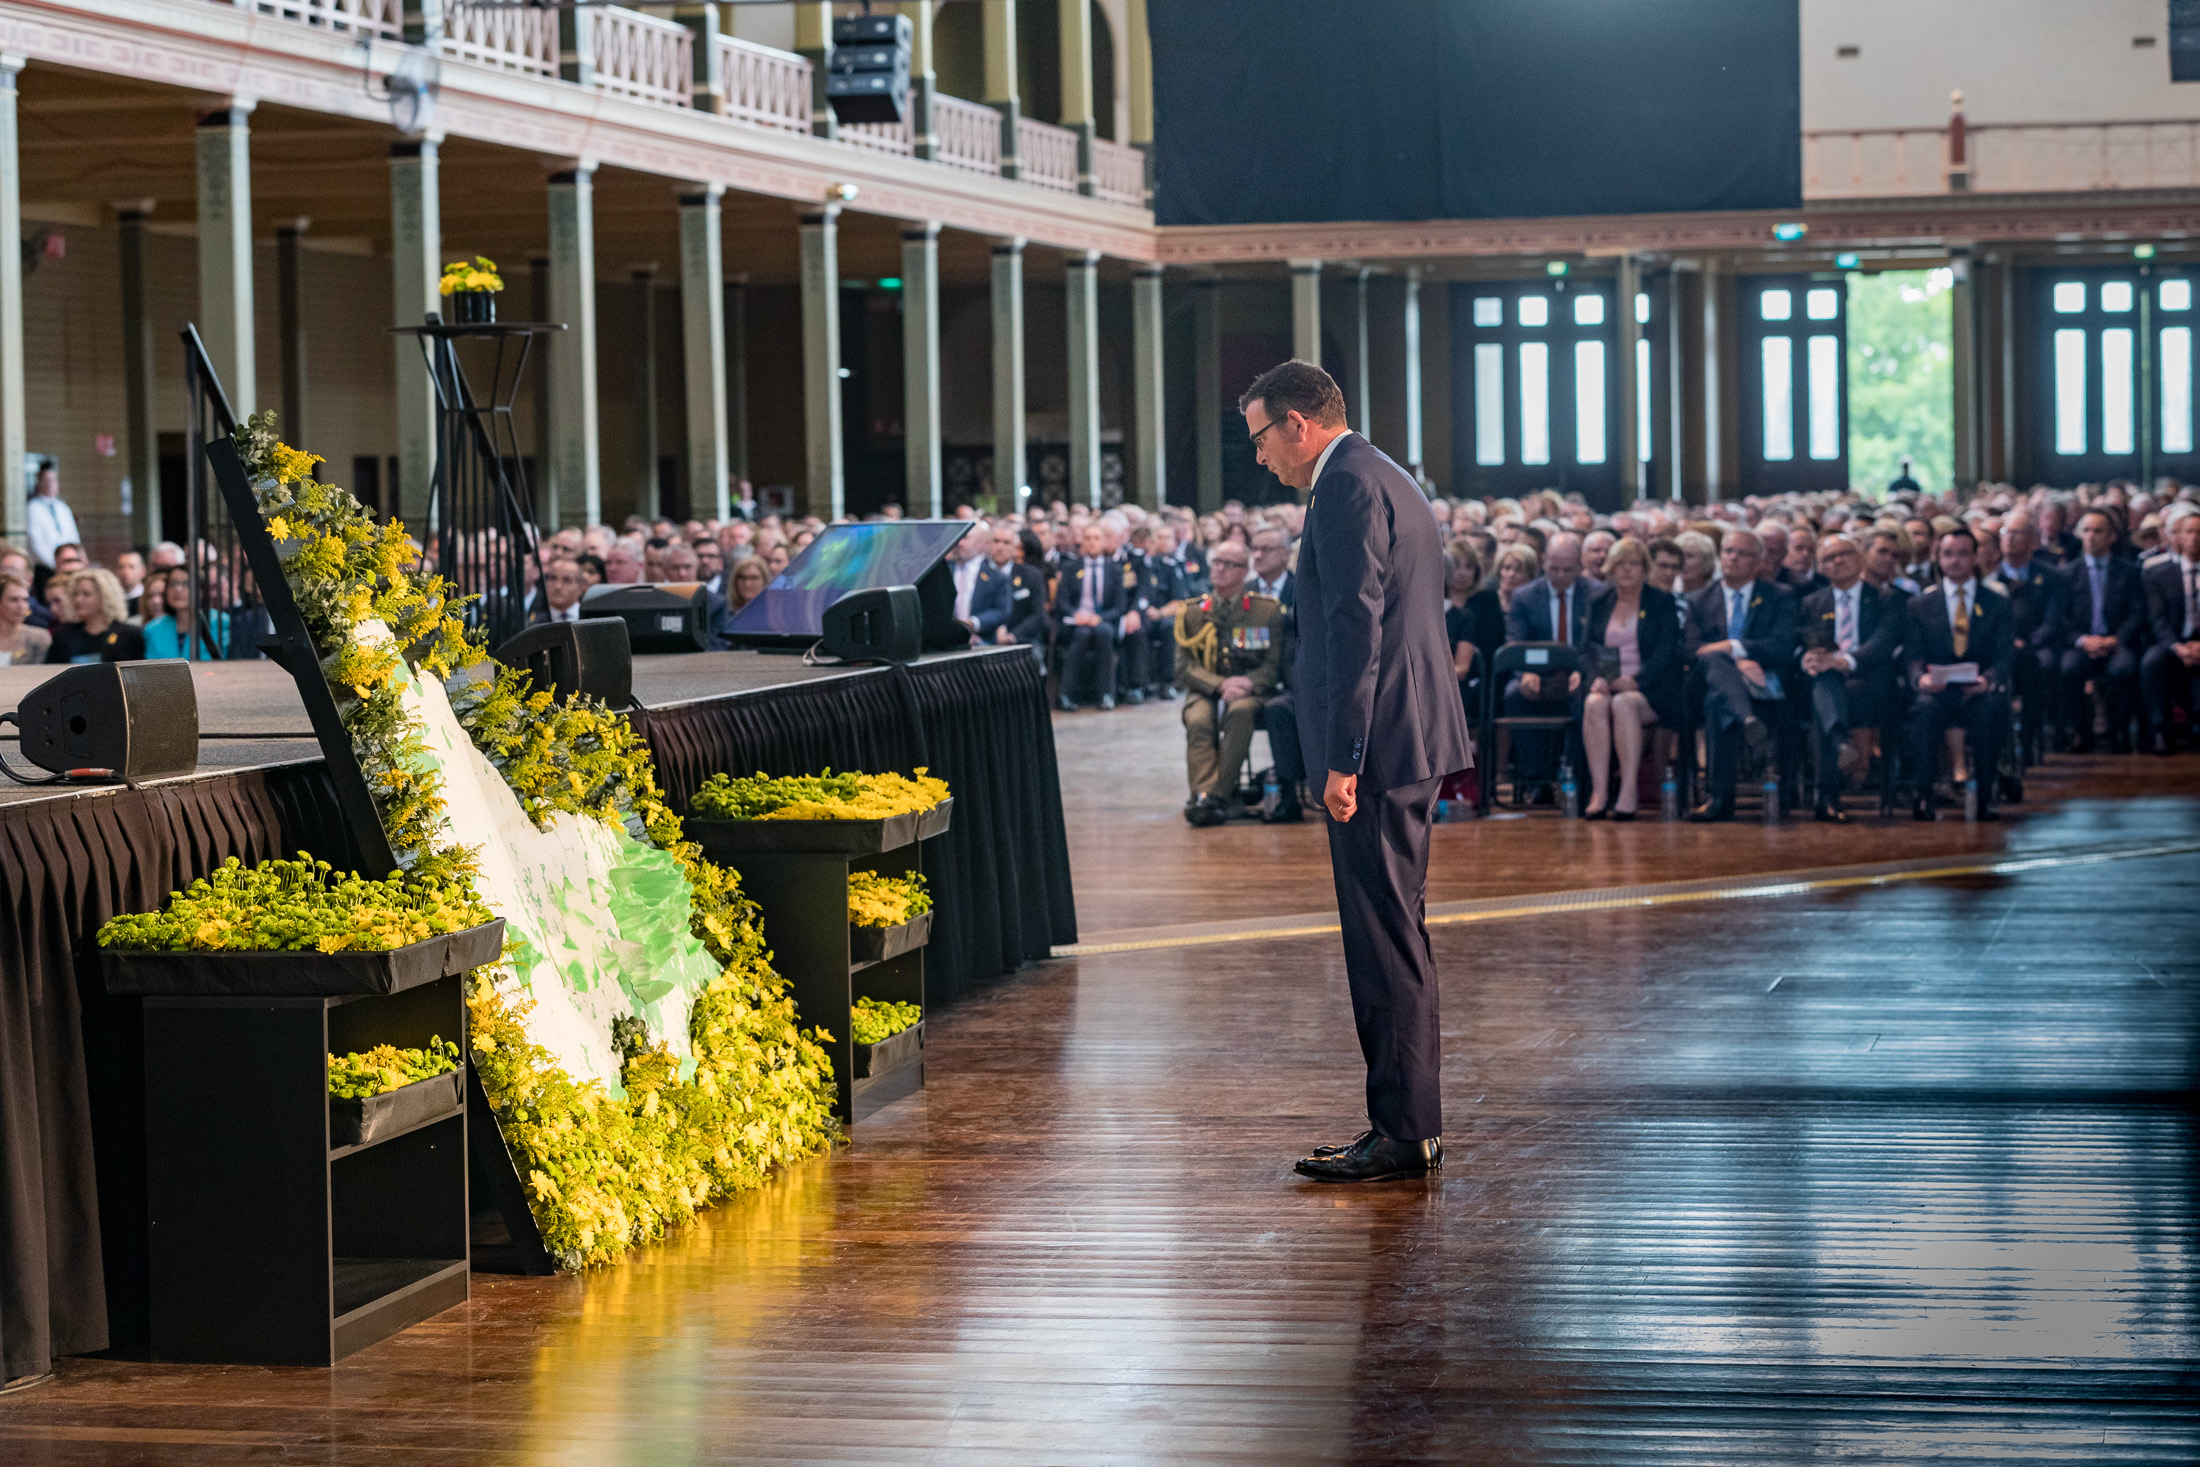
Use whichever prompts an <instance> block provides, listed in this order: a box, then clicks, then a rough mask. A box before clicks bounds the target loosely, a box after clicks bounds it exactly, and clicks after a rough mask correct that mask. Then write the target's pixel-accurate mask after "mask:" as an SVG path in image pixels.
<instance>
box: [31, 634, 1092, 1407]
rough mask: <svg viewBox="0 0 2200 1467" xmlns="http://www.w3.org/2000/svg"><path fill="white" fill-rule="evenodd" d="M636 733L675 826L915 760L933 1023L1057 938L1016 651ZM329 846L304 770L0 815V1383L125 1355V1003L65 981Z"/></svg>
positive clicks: (332, 857)
mask: <svg viewBox="0 0 2200 1467" xmlns="http://www.w3.org/2000/svg"><path fill="white" fill-rule="evenodd" d="M653 660H654V659H653ZM666 670H667V669H666V668H665V667H664V666H659V667H657V668H653V669H652V671H653V672H655V673H657V674H659V676H657V677H651V678H645V677H644V676H643V675H642V671H641V669H640V668H639V667H638V668H637V675H636V684H637V687H638V688H639V689H641V690H643V691H644V692H645V694H646V693H647V692H648V691H649V690H650V689H649V684H651V683H657V684H659V685H660V686H661V685H662V684H663V675H664V674H665V672H666ZM698 670H700V667H699V666H698ZM788 670H789V672H790V673H791V672H793V671H794V668H793V667H792V666H791V665H790V666H789V669H788ZM798 675H799V674H798ZM689 681H691V682H693V683H705V684H707V682H708V681H709V680H707V679H701V678H695V679H691V680H689ZM702 691H703V689H702V688H701V687H697V688H695V689H694V692H696V693H700V692H702ZM691 696H693V695H692V694H691ZM647 723H648V729H649V736H650V742H651V744H652V747H653V748H654V750H655V753H656V758H657V766H658V770H659V776H660V778H661V779H662V780H663V781H664V783H665V785H666V787H667V790H668V792H669V793H670V794H671V796H672V798H673V801H674V805H675V808H682V809H684V808H685V802H686V800H687V798H688V796H689V795H690V794H691V793H692V792H693V791H694V789H695V788H696V786H698V785H699V784H701V783H702V782H703V780H704V779H706V778H708V777H709V776H710V775H711V774H714V773H717V772H719V771H721V770H723V771H727V772H733V773H744V774H753V773H756V772H758V771H762V772H763V773H766V774H814V773H817V772H819V771H821V770H823V769H825V768H826V767H828V766H829V767H831V768H834V769H865V770H881V769H899V770H902V771H905V772H906V771H907V770H909V769H910V768H911V767H913V766H915V765H918V764H925V765H929V766H930V768H931V770H932V772H933V773H934V774H936V775H938V776H940V777H941V778H943V779H945V780H946V781H947V782H948V784H949V785H950V786H951V787H952V788H953V790H954V792H955V818H954V824H953V827H952V828H951V829H950V830H949V831H948V832H947V833H946V834H945V835H943V836H940V837H939V838H938V840H937V841H936V843H935V844H934V845H933V846H932V847H930V848H928V850H927V852H926V867H927V870H928V872H929V873H930V874H931V876H932V880H933V884H934V900H935V905H936V910H937V913H938V915H937V916H936V917H935V919H934V922H933V929H932V933H933V935H932V947H931V950H930V953H929V955H928V960H927V963H926V980H927V989H928V992H929V995H930V997H931V998H932V1000H933V1002H934V1003H935V1005H946V1004H951V1003H953V1002H954V1001H955V999H956V998H958V997H960V996H961V995H962V994H964V993H967V992H969V991H970V990H971V989H972V988H974V987H976V986H978V985H980V984H983V983H985V982H987V981H989V980H991V979H994V978H997V977H999V976H1001V975H1003V974H1005V973H1009V972H1013V971H1014V970H1015V969H1017V968H1019V967H1021V966H1022V965H1023V964H1025V963H1027V962H1031V961H1034V960H1036V959H1039V958H1043V957H1045V956H1047V954H1048V951H1049V949H1050V948H1051V947H1052V946H1053V945H1055V944H1058V943H1071V942H1075V941H1076V940H1077V916H1076V909H1075V906H1074V904H1073V902H1072V899H1071V894H1070V874H1069V844H1068V839H1067V835H1066V833H1065V831H1064V829H1063V824H1062V802H1061V791H1060V785H1059V782H1058V780H1057V778H1056V771H1055V762H1054V735H1053V730H1052V727H1051V725H1050V723H1049V720H1048V715H1047V709H1046V698H1045V693H1044V687H1043V682H1042V676H1041V672H1040V669H1039V666H1038V664H1037V662H1036V661H1035V660H1034V659H1033V658H1032V657H1031V654H1030V653H1029V651H1027V650H1026V649H1023V648H1013V649H1003V650H1001V651H999V652H973V653H969V654H963V655H957V656H951V657H942V658H934V659H929V660H927V661H925V662H922V663H919V664H917V665H915V666H913V667H910V668H893V669H871V670H864V671H858V672H851V673H848V674H845V675H838V676H822V677H821V676H817V675H816V674H814V673H812V674H811V675H810V677H809V678H808V679H807V680H805V681H802V682H798V683H792V684H789V685H785V686H777V687H764V688H755V689H752V690H749V691H744V692H738V693H731V694H727V695H724V696H699V697H694V700H693V701H688V702H682V703H674V704H670V705H664V704H660V706H658V707H656V708H654V709H653V710H652V711H651V712H650V713H649V715H648V717H647ZM341 830H342V825H341V822H340V819H339V817H338V815H337V812H336V808H335V802H334V798H333V794H332V791H331V789H330V786H329V782H328V777H327V773H326V770H325V769H324V768H323V767H322V765H321V764H320V762H319V760H317V759H308V760H304V761H301V762H296V763H289V764H281V765H275V766H272V767H261V768H248V769H238V770H233V771H231V772H227V773H222V774H202V775H199V776H196V777H194V778H191V779H186V780H176V781H170V782H167V783H163V784H159V785H153V786H148V787H147V788H145V789H141V790H135V791H130V790H99V791H79V792H75V793H71V794H65V795H59V796H56V797H54V798H50V799H34V800H26V801H22V802H18V803H9V804H0V1377H4V1378H6V1379H11V1380H12V1379H15V1378H17V1377H19V1376H24V1375H35V1374H39V1373H41V1372H43V1371H45V1370H46V1369H48V1368H49V1365H50V1362H51V1361H52V1359H53V1358H54V1357H55V1356H59V1355H75V1354H87V1353H91V1352H94V1351H99V1350H103V1349H108V1348H112V1349H114V1350H116V1351H118V1352H121V1353H130V1354H135V1353H142V1351H143V1349H144V1344H145V1340H144V1297H145V1279H146V1260H145V1251H144V1250H145V1212H144V1181H143V1163H142V1156H143V1146H142V1131H143V1125H144V1121H143V1100H142V1070H141V1062H140V1056H139V1040H138V1032H139V1031H138V1019H137V1009H136V1001H135V1000H129V999H116V1000H110V999H108V997H107V996H106V993H105V991H104V990H103V989H102V988H101V987H100V985H99V982H98V980H97V978H96V976H94V974H93V971H92V966H91V964H90V963H89V962H87V961H85V955H86V953H87V951H88V949H89V947H90V944H91V937H92V934H93V933H94V932H95V931H96V930H97V929H98V927H99V925H100V924H101V923H102V922H104V921H106V920H107V918H109V917H111V916H113V915H114V914H116V913H117V912H127V911H146V910H150V909H151V908H153V907H155V906H157V905H158V904H159V903H160V902H161V901H162V900H164V899H165V898H166V896H167V894H168V893H169V892H170V891H172V890H174V889H176V888H177V887H180V886H182V885H184V884H186V883H188V882H189V881H191V880H193V879H194V878H196V877H198V876H200V875H203V874H205V873H206V872H207V871H209V870H211V869H212V868H213V867H215V866H218V865H220V864H221V862H222V861H223V860H224V859H225V858H226V857H229V856H236V857H238V858H240V859H242V860H245V861H255V860H259V859H261V858H263V857H267V856H274V855H282V854H288V853H290V852H294V851H299V850H305V851H311V852H312V853H313V854H315V855H316V856H319V857H322V858H323V859H326V860H329V861H331V862H335V863H338V864H344V863H347V862H349V861H350V859H351V856H350V852H349V850H348V848H343V849H338V848H336V847H335V846H334V845H333V844H332V838H331V836H332V832H340V831H341ZM334 839H335V840H336V841H341V839H342V837H341V835H340V834H339V835H336V836H335V837H334ZM768 935H769V934H767V936H768ZM207 1079H208V1083H210V1084H218V1083H220V1077H219V1076H218V1075H209V1076H208V1077H207Z"/></svg>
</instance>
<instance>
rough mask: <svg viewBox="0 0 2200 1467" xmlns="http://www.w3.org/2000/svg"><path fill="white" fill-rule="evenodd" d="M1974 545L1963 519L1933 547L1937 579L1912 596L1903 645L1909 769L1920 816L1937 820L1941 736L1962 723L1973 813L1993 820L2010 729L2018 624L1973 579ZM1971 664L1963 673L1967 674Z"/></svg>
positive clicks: (2003, 600)
mask: <svg viewBox="0 0 2200 1467" xmlns="http://www.w3.org/2000/svg"><path fill="white" fill-rule="evenodd" d="M1977 556H1978V543H1977V541H1976V540H1974V539H1973V538H1972V536H1971V532H1970V531H1969V530H1968V529H1965V528H1964V527H1963V526H1961V525H1957V526H1955V527H1954V528H1952V529H1949V530H1945V531H1942V532H1941V533H1940V534H1939V537H1938V544H1937V546H1936V548H1935V561H1936V563H1937V567H1938V570H1939V572H1940V579H1939V581H1938V582H1936V583H1935V584H1934V585H1932V586H1929V587H1927V588H1926V589H1925V590H1923V591H1921V592H1919V593H1918V594H1917V595H1915V596H1912V597H1911V598H1910V617H1909V630H1908V632H1907V633H1906V634H1905V635H1904V639H1903V645H1904V653H1905V656H1906V659H1907V661H1908V663H1909V669H1910V685H1911V686H1912V687H1913V688H1915V689H1916V690H1917V691H1916V699H1915V701H1914V702H1913V703H1912V704H1911V706H1910V774H1911V779H1912V781H1913V783H1914V785H1915V789H1916V797H1915V804H1914V810H1913V813H1914V814H1915V815H1916V817H1917V818H1918V819H1919V820H1931V819H1934V818H1936V812H1935V809H1934V800H1933V771H1934V769H1935V767H1936V764H1937V762H1938V754H1939V751H1940V748H1941V744H1942V734H1943V733H1944V732H1945V731H1946V730H1947V729H1949V728H1951V727H1955V726H1959V725H1960V726H1961V727H1962V728H1963V730H1964V737H1965V740H1966V744H1967V753H1966V756H1965V757H1966V759H1967V760H1968V761H1969V763H1970V766H1971V770H1972V774H1973V776H1974V780H1973V782H1974V784H1975V785H1976V787H1977V795H1978V809H1977V814H1978V818H1979V819H1981V820H1992V819H1996V818H1998V817H1997V816H1996V814H1995V813H1994V794H1995V786H1994V780H1993V779H1992V777H1991V775H1992V771H1993V770H1994V768H1995V767H1996V755H1997V753H1998V751H1999V749H2000V745H2001V738H2002V734H2003V732H2004V731H2005V730H2006V729H2007V728H2008V727H2009V688H2010V683H2011V679H2012V669H2013V667H2014V665H2015V649H2016V639H2015V622H2014V619H2013V618H2012V616H2011V613H2010V609H2009V599H2008V598H2007V597H2006V596H2003V595H2002V594H2001V593H2000V592H1998V591H1996V590H1994V589H1992V588H1991V587H1989V586H1987V585H1985V584H1983V583H1982V582H1981V581H1980V580H1979V579H1978V570H1977V565H1976V559H1977ZM1965 669H1968V670H1969V671H1968V675H1966V673H1965V671H1964V670H1965Z"/></svg>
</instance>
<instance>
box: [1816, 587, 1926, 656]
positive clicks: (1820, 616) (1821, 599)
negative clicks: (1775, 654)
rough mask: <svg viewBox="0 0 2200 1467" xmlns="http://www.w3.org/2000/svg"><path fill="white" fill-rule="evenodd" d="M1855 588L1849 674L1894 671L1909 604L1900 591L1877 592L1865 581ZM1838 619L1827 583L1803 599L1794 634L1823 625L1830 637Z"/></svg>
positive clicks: (1907, 625)
mask: <svg viewBox="0 0 2200 1467" xmlns="http://www.w3.org/2000/svg"><path fill="white" fill-rule="evenodd" d="M1856 590H1857V597H1856V650H1855V651H1854V652H1851V653H1850V654H1849V655H1850V656H1851V657H1853V658H1855V659H1856V671H1855V672H1854V673H1852V674H1850V676H1852V677H1864V678H1868V677H1884V676H1886V675H1887V674H1889V673H1891V672H1893V671H1894V669H1895V658H1896V656H1897V655H1898V654H1899V653H1900V652H1901V651H1902V634H1903V633H1904V632H1905V631H1907V630H1909V625H1910V608H1909V603H1908V602H1907V601H1906V600H1904V598H1903V597H1902V595H1901V593H1900V592H1897V591H1880V590H1878V589H1877V588H1875V587H1874V586H1873V585H1872V583H1871V582H1869V581H1858V582H1857V583H1856ZM1839 620H1840V618H1839V616H1838V615H1837V614H1836V613H1835V611H1834V602H1833V587H1832V585H1831V584H1828V585H1827V587H1826V588H1825V589H1824V590H1822V591H1813V592H1812V593H1811V594H1810V595H1808V596H1805V597H1804V598H1803V608H1802V619H1801V622H1800V623H1799V625H1798V628H1797V637H1798V639H1800V637H1801V634H1802V631H1803V630H1804V629H1807V628H1810V627H1814V626H1815V627H1824V628H1825V629H1826V632H1827V634H1828V635H1829V636H1830V635H1831V634H1832V632H1833V629H1834V625H1835V623H1836V622H1838V621H1839ZM1798 660H1800V659H1799V658H1798Z"/></svg>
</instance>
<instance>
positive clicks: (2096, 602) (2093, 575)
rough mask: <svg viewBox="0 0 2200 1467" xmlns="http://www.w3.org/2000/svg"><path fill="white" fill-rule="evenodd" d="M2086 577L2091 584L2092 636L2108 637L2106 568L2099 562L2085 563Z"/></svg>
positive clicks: (2090, 561)
mask: <svg viewBox="0 0 2200 1467" xmlns="http://www.w3.org/2000/svg"><path fill="white" fill-rule="evenodd" d="M2085 573H2086V576H2087V577H2088V578H2089V579H2090V580H2091V581H2092V582H2093V635H2094V636H2096V637H2105V636H2107V635H2108V567H2107V566H2105V565H2103V564H2102V563H2101V562H2100V561H2097V560H2089V561H2087V562H2086V563H2085Z"/></svg>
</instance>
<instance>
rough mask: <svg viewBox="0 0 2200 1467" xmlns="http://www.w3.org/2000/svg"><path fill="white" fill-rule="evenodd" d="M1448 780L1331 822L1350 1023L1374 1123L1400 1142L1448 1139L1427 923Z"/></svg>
mask: <svg viewBox="0 0 2200 1467" xmlns="http://www.w3.org/2000/svg"><path fill="white" fill-rule="evenodd" d="M1441 783H1443V781H1442V780H1441V779H1430V780H1423V781H1422V782H1421V783H1419V784H1409V785H1403V786H1401V787H1399V788H1397V789H1388V790H1369V789H1367V788H1366V787H1365V786H1362V788H1361V792H1360V803H1359V808H1358V809H1357V810H1355V811H1354V812H1353V815H1352V818H1351V819H1350V820H1349V821H1338V820H1336V819H1334V818H1331V819H1330V820H1329V866H1330V871H1331V872H1332V874H1333V875H1334V876H1335V879H1336V885H1337V915H1338V917H1339V919H1340V920H1341V922H1342V925H1343V927H1344V966H1345V974H1346V977H1347V979H1348V981H1349V982H1350V983H1351V986H1352V1021H1353V1024H1354V1026H1355V1027H1357V1028H1358V1030H1359V1033H1360V1053H1361V1054H1362V1055H1364V1056H1366V1058H1367V1117H1368V1120H1369V1121H1370V1122H1371V1123H1372V1124H1373V1125H1374V1127H1375V1129H1376V1130H1378V1131H1380V1132H1382V1133H1383V1134H1384V1135H1385V1136H1389V1137H1391V1138H1393V1139H1395V1140H1402V1141H1418V1140H1423V1139H1426V1138H1428V1137H1431V1136H1441V1135H1442V1134H1443V1133H1444V1103H1443V1084H1442V1080H1443V1057H1444V1035H1443V1024H1442V1021H1441V1019H1440V1017H1439V1014H1438V1011H1437V992H1436V957H1435V954H1434V953H1433V952H1432V951H1431V950H1430V947H1429V939H1428V929H1427V928H1426V927H1425V926H1424V925H1423V916H1424V912H1425V909H1426V907H1427V903H1428V842H1429V815H1430V811H1431V809H1432V808H1433V806H1434V805H1435V803H1436V787H1437V786H1438V785H1439V784H1441ZM1320 793H1321V792H1320V791H1319V790H1317V791H1315V795H1316V797H1317V798H1319V796H1320Z"/></svg>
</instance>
